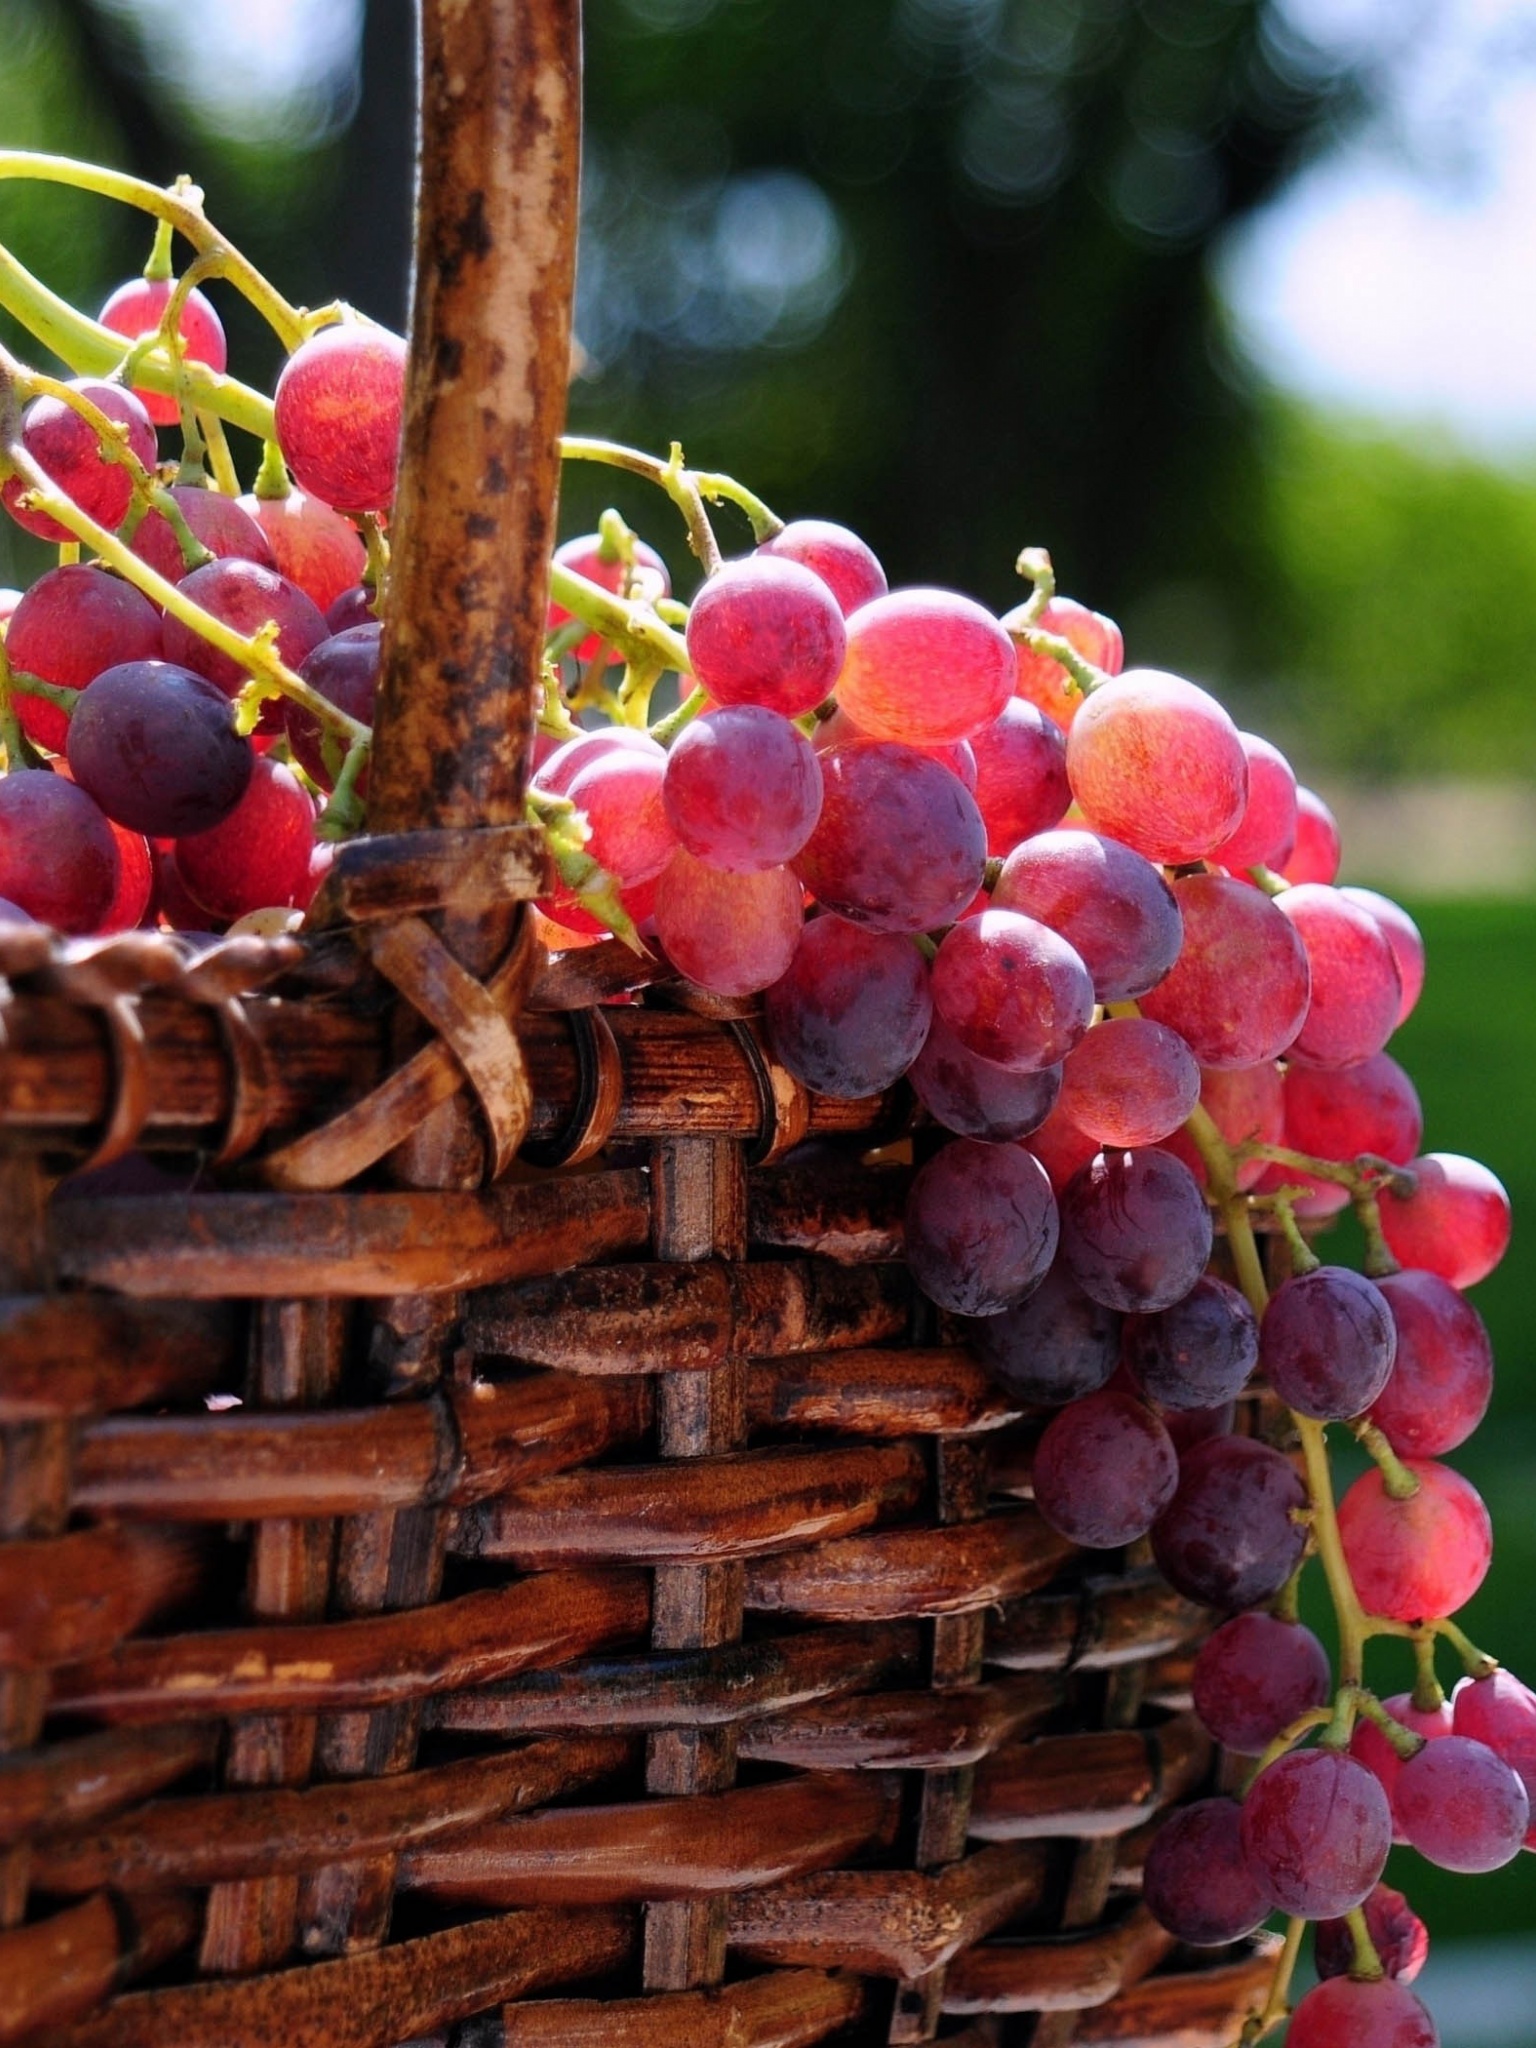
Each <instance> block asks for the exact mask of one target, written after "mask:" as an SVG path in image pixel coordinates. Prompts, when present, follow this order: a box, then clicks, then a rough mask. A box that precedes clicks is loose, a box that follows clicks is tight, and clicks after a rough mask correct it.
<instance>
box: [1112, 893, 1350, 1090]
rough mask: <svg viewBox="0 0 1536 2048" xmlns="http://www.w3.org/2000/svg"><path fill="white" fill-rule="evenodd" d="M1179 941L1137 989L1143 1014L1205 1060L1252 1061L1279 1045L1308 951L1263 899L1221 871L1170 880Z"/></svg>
mask: <svg viewBox="0 0 1536 2048" xmlns="http://www.w3.org/2000/svg"><path fill="white" fill-rule="evenodd" d="M1173 894H1174V898H1175V901H1176V902H1177V903H1178V906H1179V911H1180V914H1181V916H1182V917H1183V919H1184V946H1183V950H1182V952H1181V953H1180V954H1179V957H1178V960H1177V962H1176V963H1175V965H1174V968H1173V970H1172V972H1171V973H1170V974H1169V975H1167V976H1166V978H1165V979H1164V980H1162V981H1160V982H1159V983H1158V984H1157V986H1156V987H1155V988H1153V989H1149V990H1148V992H1147V993H1146V995H1145V996H1143V997H1142V999H1141V1008H1142V1014H1143V1015H1144V1016H1147V1017H1151V1018H1153V1019H1154V1020H1155V1021H1156V1022H1157V1023H1159V1024H1166V1025H1168V1026H1169V1028H1170V1029H1171V1030H1174V1031H1177V1032H1178V1034H1179V1036H1180V1037H1181V1038H1182V1039H1183V1040H1184V1041H1185V1043H1186V1044H1187V1045H1188V1047H1189V1049H1190V1051H1191V1052H1192V1053H1193V1054H1194V1056H1195V1058H1196V1059H1197V1060H1198V1061H1199V1062H1200V1064H1201V1066H1203V1067H1252V1066H1257V1065H1259V1064H1260V1063H1261V1062H1263V1061H1265V1060H1272V1059H1275V1058H1276V1057H1278V1055H1279V1054H1280V1053H1282V1052H1284V1051H1285V1049H1286V1047H1287V1046H1288V1045H1290V1043H1291V1042H1292V1040H1293V1039H1294V1038H1295V1036H1296V1034H1297V1032H1298V1031H1299V1030H1300V1029H1301V1026H1302V1022H1303V1020H1304V1019H1305V1017H1306V1014H1307V1003H1308V999H1309V994H1310V990H1311V979H1310V973H1309V970H1308V967H1307V956H1306V953H1305V951H1304V949H1303V947H1302V942H1301V939H1300V938H1299V936H1298V935H1297V932H1296V930H1295V928H1294V926H1293V925H1291V924H1290V923H1289V921H1288V920H1287V919H1286V918H1284V917H1282V916H1281V914H1280V912H1279V911H1278V910H1277V909H1276V908H1275V905H1274V904H1273V903H1272V902H1271V901H1270V899H1269V898H1268V897H1267V896H1265V895H1263V894H1262V893H1261V892H1260V891H1259V890H1257V889H1254V888H1251V887H1250V886H1249V885H1248V884H1247V883H1246V882H1234V881H1232V880H1231V879H1230V878H1229V877H1227V876H1224V875H1186V876H1184V877H1183V878H1182V879H1181V880H1179V881H1176V882H1175V883H1174V885H1173Z"/></svg>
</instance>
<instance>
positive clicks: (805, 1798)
mask: <svg viewBox="0 0 1536 2048" xmlns="http://www.w3.org/2000/svg"><path fill="white" fill-rule="evenodd" d="M424 42H425V47H424V93H423V130H424V134H423V163H424V178H423V200H422V207H421V215H420V227H419V242H418V263H417V279H418V290H417V302H416V307H415V316H414V333H413V341H412V371H411V385H410V404H409V408H408V418H407V429H406V459H405V469H404V480H403V483H402V488H401V494H400V499H399V503H398V506H397V513H396V521H395V542H396V552H395V559H396V572H395V575H396V582H395V590H394V596H393V603H394V607H395V609H394V613H393V616H392V618H391V620H390V622H389V626H388V629H387V633H386V653H385V670H384V683H383V692H382V703H381V710H380V717H379V727H378V748H377V753H376V757H375V764H374V769H373V785H372V792H371V809H372V817H373V822H374V827H375V831H376V833H377V835H378V836H376V837H374V838H373V839H371V840H368V841H365V842H359V843H358V844H356V845H354V846H352V847H350V848H348V849H347V850H346V852H345V853H344V855H343V857H342V858H341V860H340V861H339V862H338V864H337V867H336V869H335V871H334V873H333V875H332V877H331V879H330V881H329V882H328V883H327V885H326V888H325V891H324V894H323V899H322V900H321V901H320V902H319V903H318V904H317V906H316V911H315V914H314V917H313V919H312V923H313V926H314V930H313V932H312V933H310V934H307V935H306V936H305V938H304V939H303V940H302V941H299V940H285V941H281V942H275V943H270V944H263V943H258V942H256V941H253V940H236V941H227V942H225V943H223V944H221V945H219V946H217V947H215V948H214V949H213V950H212V951H210V952H204V953H202V954H199V955H195V956H194V955H192V954H191V953H190V951H189V949H187V948H186V947H184V946H183V945H182V943H181V942H180V941H178V940H177V939H176V938H175V937H173V936H171V935H167V934H150V933H143V932H138V933H130V934H126V935H123V936H121V937H117V938H113V939H109V940H104V941H87V942H74V943H62V942H58V941H55V940H53V939H51V938H50V936H49V935H48V934H46V933H43V932H40V931H38V930H37V929H35V928H33V929H18V928H16V927H14V926H11V927H5V928H3V929H0V973H3V975H4V977H5V981H4V989H5V998H4V1004H3V1010H0V1020H3V1026H4V1034H5V1046H4V1052H3V1056H0V1131H3V1143H4V1150H3V1153H0V1200H3V1204H4V1228H3V1236H0V1260H3V1263H4V1267H5V1280H6V1287H5V1297H4V1299H3V1300H0V1460H3V1462H0V1537H3V1538H4V1539H5V1540H4V1541H3V1542H0V1752H3V1753H4V1754H3V1760H0V2041H4V2042H14V2041H25V2042H39V2043H41V2042H48V2043H54V2042H68V2043H70V2044H71V2048H87V2044H89V2048H108V2044H111V2048H130V2044H133V2048H140V2044H142V2048H150V2044H153V2048H166V2044H174V2048H393V2044H396V2043H401V2042H406V2041H410V2042H417V2043H419V2042H425V2041H432V2042H439V2043H441V2042H446V2040H447V2039H448V2037H449V2033H450V2031H451V2030H453V2029H455V2028H460V2029H461V2031H460V2033H459V2035H458V2038H459V2039H460V2040H462V2041H464V2042H466V2043H467V2042H475V2043H481V2042H489V2041H493V2040H496V2039H503V2038H504V2039H505V2040H506V2041H507V2042H508V2043H515V2044H517V2048H535V2044H546V2043H549V2044H554V2043H561V2044H588V2043H590V2044H592V2048H598V2044H601V2048H628V2044H634V2048H641V2044H646V2048H649V2044H656V2048H680V2044H681V2048H789V2044H793V2043H808V2042H812V2041H819V2040H823V2039H828V2038H830V2037H832V2036H838V2037H840V2038H842V2039H845V2040H852V2041H858V2042H884V2041H887V2040H889V2041H896V2042H920V2041H926V2040H929V2039H933V2038H935V2037H940V2038H946V2039H950V2040H954V2041H956V2042H960V2041H963V2042H965V2043H967V2044H980V2043H983V2042H993V2041H996V2040H999V2039H1001V2038H1005V2037H1006V2038H1010V2039H1021V2040H1022V2039H1028V2040H1031V2041H1033V2042H1034V2043H1036V2044H1037V2048H1059V2044H1063V2043H1066V2042H1068V2041H1071V2042H1078V2043H1083V2044H1088V2043H1109V2042H1121V2043H1130V2042H1142V2043H1149V2044H1164V2048H1173V2044H1175V2043H1177V2044H1179V2048H1198V2044H1202V2043H1210V2044H1217V2043H1223V2042H1226V2041H1229V2040H1230V2039H1232V2037H1233V2036H1234V2034H1235V2032H1236V2030H1237V2027H1238V2026H1239V2024H1240V2022H1241V2017H1242V2015H1243V2013H1244V2012H1246V2011H1247V2010H1248V2009H1249V2008H1250V2007H1251V2006H1252V2004H1253V2003H1254V2002H1255V2000H1256V1998H1257V1997H1258V1996H1259V1995H1260V1994H1261V1991H1262V1987H1263V1983H1264V1979H1265V1975H1266V1972H1267V1969H1268V1967H1269V1963H1268V1957H1269V1949H1270V1945H1269V1944H1266V1943H1265V1941H1263V1940H1262V1939H1261V1940H1259V1941H1257V1942H1255V1943H1252V1944H1249V1945H1248V1946H1247V1947H1246V1948H1244V1949H1243V1950H1241V1951H1239V1952H1237V1953H1235V1954H1234V1953H1223V1954H1220V1955H1218V1956H1215V1957H1212V1956H1209V1955H1207V1956H1205V1957H1203V1958H1199V1957H1197V1958H1189V1957H1184V1956H1180V1955H1179V1954H1178V1953H1176V1952H1174V1951H1173V1949H1172V1944H1171V1943H1170V1940H1169V1938H1168V1937H1167V1936H1166V1935H1164V1934H1163V1933H1162V1932H1161V1930H1160V1929H1158V1928H1157V1926H1156V1925H1155V1924H1154V1923H1152V1922H1151V1920H1150V1919H1149V1917H1148V1916H1147V1915H1146V1914H1145V1912H1144V1911H1143V1910H1142V1909H1141V1908H1140V1907H1139V1905H1138V1904H1137V1902H1136V1887H1137V1874H1138V1866H1139V1862H1140V1857H1141V1853H1142V1850H1143V1848H1144V1845H1145V1841H1146V1838H1147V1834H1148V1832H1149V1829H1150V1827H1151V1826H1152V1825H1153V1824H1154V1823H1155V1816H1156V1815H1157V1814H1158V1813H1159V1811H1160V1810H1162V1809H1163V1808H1164V1807H1165V1806H1167V1805H1168V1804H1169V1803H1170V1802H1171V1801H1174V1800H1176V1799H1178V1798H1181V1797H1183V1796H1186V1795H1188V1794H1190V1793H1192V1792H1194V1791H1196V1790H1197V1789H1199V1788H1200V1787H1201V1785H1202V1783H1203V1782H1205V1781H1206V1780H1207V1779H1208V1777H1209V1774H1210V1772H1211V1769H1212V1767H1213V1759H1212V1757H1211V1753H1210V1747H1209V1743H1208V1741H1207V1739H1206V1738H1205V1736H1204V1735H1203V1734H1202V1733H1201V1731H1200V1730H1199V1728H1198V1727H1197V1726H1196V1724H1195V1723H1194V1722H1193V1720H1192V1718H1191V1717H1190V1715H1189V1713H1188V1711H1187V1708H1188V1701H1187V1696H1186V1692H1185V1683H1186V1678H1187V1670H1188V1646H1189V1644H1190V1642H1191V1640H1192V1638H1194V1637H1195V1636H1196V1635H1197V1634H1198V1632H1199V1630H1200V1628H1201V1626H1202V1621H1201V1617H1200V1615H1199V1614H1198V1613H1197V1612H1195V1611H1194V1610H1192V1609H1191V1608H1189V1607H1188V1606H1187V1605H1186V1604H1185V1603H1183V1602H1182V1601H1180V1600H1179V1599H1177V1598H1176V1597H1175V1596H1174V1595H1172V1594H1171V1593H1170V1592H1169V1591H1168V1589H1167V1588H1166V1587H1165V1586H1164V1585H1163V1584H1162V1583H1161V1582H1160V1581H1159V1580H1158V1579H1157V1578H1156V1577H1155V1576H1154V1575H1153V1574H1152V1573H1151V1571H1150V1570H1149V1569H1148V1568H1147V1567H1146V1566H1145V1565H1144V1564H1142V1563H1140V1562H1139V1561H1138V1560H1136V1559H1124V1560H1122V1559H1117V1558H1113V1557H1110V1558H1106V1556H1105V1555H1104V1554H1103V1553H1097V1554H1094V1555H1092V1556H1088V1557H1082V1556H1079V1555H1077V1554H1075V1553H1074V1552H1073V1551H1072V1550H1071V1548H1070V1546H1068V1545H1066V1544H1065V1543H1063V1542H1062V1540H1061V1539H1059V1538H1058V1537H1056V1536H1055V1535H1053V1534H1052V1533H1051V1532H1050V1531H1049V1530H1048V1529H1047V1528H1046V1527H1045V1526H1044V1525H1043V1524H1042V1523H1041V1522H1040V1521H1039V1520H1038V1518H1037V1517H1036V1515H1035V1514H1034V1511H1033V1509H1032V1507H1031V1506H1030V1505H1029V1504H1028V1475H1029V1460H1030V1444H1031V1423H1030V1418H1029V1417H1027V1416H1023V1415H1021V1414H1019V1412H1018V1411H1017V1410H1016V1409H1014V1408H1011V1407H1010V1406H1008V1405H1007V1403H1006V1402H1005V1400H1004V1399H1003V1397H1002V1396H1001V1395H1000V1394H999V1393H998V1391H997V1390H996V1389H995V1388H994V1387H993V1386H991V1385H990V1384H989V1382H988V1381H987V1380H986V1379H985V1377H984V1376H983V1375H982V1374H981V1372H980V1371H979V1370H978V1368H977V1367H976V1365H975V1364H974V1363H973V1362H972V1360H971V1359H970V1357H969V1356H968V1354H967V1353H966V1352H965V1350H964V1349H963V1348H959V1347H957V1345H956V1344H955V1342H954V1341H953V1339H952V1338H951V1337H950V1336H949V1335H948V1333H946V1331H945V1330H944V1329H943V1328H942V1327H940V1326H939V1325H938V1324H937V1323H936V1321H935V1319H934V1317H933V1314H932V1312H931V1310H928V1309H927V1308H926V1307H925V1306H924V1304H923V1303H922V1302H921V1301H920V1300H919V1299H918V1298H916V1297H915V1296H914V1292H913V1289H912V1287H911V1285H910V1283H909V1280H908V1278H907V1274H906V1271H905V1269H904V1267H903V1266H902V1264H901V1263H900V1240H899V1216H900V1206H901V1195H902V1189H903V1177H904V1170H903V1168H902V1167H901V1166H900V1165H899V1164H890V1163H886V1164H882V1163H877V1159H878V1153H877V1154H876V1157H875V1158H872V1157H871V1148H878V1147H881V1146H882V1145H883V1146H885V1149H886V1153H887V1156H888V1155H889V1153H890V1152H891V1151H892V1150H895V1149H899V1148H893V1147H891V1146H890V1145H889V1142H888V1141H890V1140H891V1139H892V1138H893V1137H895V1136H898V1135H899V1134H900V1131H901V1129H902V1126H903V1120H904V1114H905V1107H904V1104H903V1103H902V1102H900V1101H895V1100H890V1101H887V1100H881V1101H871V1102H859V1103H847V1102H833V1101H824V1100H819V1099H814V1098H808V1097H807V1096H806V1094H805V1093H804V1091H803V1090H802V1089H800V1088H799V1087H798V1085H797V1084H795V1083H794V1082H793V1081H792V1080H791V1079H790V1078H789V1077H788V1076H787V1075H786V1074H785V1073H784V1072H783V1070H782V1069H780V1068H779V1067H777V1066H776V1065H775V1063H774V1062H773V1060H772V1058H771V1057H770V1055H769V1054H768V1052H767V1051H766V1049H765V1047H764V1044H763V1041H762V1039H761V1036H760V1034H759V1029H758V1026H757V1024H756V1023H755V1021H754V1019H753V1018H752V1016H751V1015H750V1014H740V1015H735V1014H731V1015H722V1014H721V1012H722V1009H728V1008H729V1007H730V1006H722V1005H720V1004H713V1005H711V1004H708V1003H705V1002H702V1001H699V1000H694V999H693V992H691V991H689V990H688V989H687V988H686V987H680V986H679V985H678V984H677V983H676V982H675V981H672V982H668V981H667V980H665V979H664V978H662V977H661V975H660V970H658V969H656V968H654V967H653V968H651V969H650V970H649V977H650V979H651V981H652V986H651V987H649V988H648V989H645V988H642V987H641V983H642V982H644V981H645V980H646V978H647V976H646V975H645V974H642V972H641V971H640V968H639V965H638V964H637V962H636V961H635V959H634V957H633V956H632V955H630V954H628V953H626V952H625V951H624V949H622V948H621V947H619V946H617V945H613V946H602V947H598V948H594V949H591V950H589V951H586V952H584V953H581V954H577V955H569V956H566V957H564V958H557V959H554V960H545V959H542V958H541V957H539V956H538V955H537V950H536V948H535V947H534V946H533V944H532V942H531V938H530V936H529V931H528V924H527V921H526V919H525V918H524V917H523V914H522V912H521V909H520V904H521V903H522V902H525V901H526V900H527V899H528V898H529V897H530V896H532V895H533V894H534V893H536V892H537V890H538V888H539V887H540V886H541V882H542V879H543V868H542V861H541V856H540V852H539V848H538V845H537V842H536V841H535V840H534V839H533V838H532V837H531V835H530V834H529V833H528V831H527V829H526V828H525V827H524V825H523V824H522V823H521V815H522V809H521V798H522V789H523V782H524V777H525V772H526V757H527V748H528V734H529V728H530V695H531V687H532V682H533V679H534V678H535V677H536V676H537V674H538V657H539V650H540V644H541V635H542V628H543V609H544V599H543V590H544V563H545V558H546V554H547V550H548V546H549V542H550V537H551V528H552V519H553V506H554V499H555V484H556V476H557V466H558V458H557V449H556V437H557V434H558V431H559V428H560V424H561V419H562V412H563V403H564V383H565V371H566V364H567V358H568V349H569V317H570V316H569V308H570V296H571V291H570V287H571V272H572V260H573V248H574V210H575V187H576V148H577V129H578V118H577V78H578V50H577V22H576V8H575V0H479V4H477V5H474V6H465V5H463V4H450V0H427V5H426V7H425V24H424ZM514 1025H515V1027H516V1028H515V1029H514ZM130 1150H132V1151H135V1152H140V1153H142V1152H144V1151H146V1150H147V1151H149V1152H151V1153H155V1152H162V1153H166V1154H170V1155H173V1159H172V1162H171V1163H172V1164H176V1163H177V1162H178V1161H183V1162H184V1161H185V1160H186V1158H187V1157H188V1156H189V1155H196V1156H197V1157H198V1159H200V1161H201V1162H203V1164H202V1167H201V1169H200V1171H199V1175H198V1178H197V1180H196V1182H195V1183H194V1185H193V1187H192V1189H191V1190H190V1191H188V1189H187V1188H186V1186H185V1185H184V1178H183V1182H180V1183H179V1182H177V1181H174V1180H171V1179H167V1181H166V1184H165V1186H164V1187H163V1188H156V1189H151V1190H150V1191H148V1192H136V1193H122V1192H119V1193H113V1194H103V1193H102V1192H101V1187H100V1183H99V1182H98V1183H96V1184H95V1185H93V1184H92V1183H91V1182H89V1181H87V1182H84V1183H82V1182H79V1181H74V1180H72V1181H70V1182H68V1183H67V1184H66V1185H65V1186H64V1187H63V1188H61V1189H58V1190H57V1192H55V1190H56V1184H57V1182H58V1181H59V1179H60V1177H61V1175H63V1174H64V1173H66V1172H67V1171H69V1170H70V1169H72V1168H78V1167H79V1166H80V1165H81V1163H82V1162H90V1163H94V1164H97V1165H100V1164H104V1163H108V1162H111V1161H114V1160H117V1159H120V1158H121V1157H122V1156H123V1155H124V1154H125V1153H128V1152H129V1151H130ZM1004 2015H1017V2016H1019V2017H1017V2018H1014V2019H1008V2018H1004V2017H999V2016H1004Z"/></svg>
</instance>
